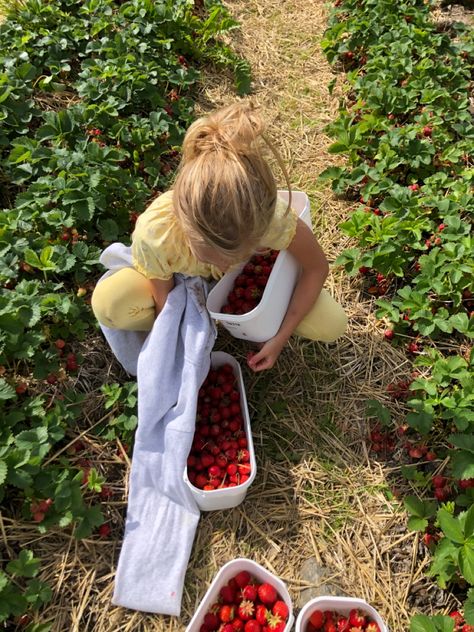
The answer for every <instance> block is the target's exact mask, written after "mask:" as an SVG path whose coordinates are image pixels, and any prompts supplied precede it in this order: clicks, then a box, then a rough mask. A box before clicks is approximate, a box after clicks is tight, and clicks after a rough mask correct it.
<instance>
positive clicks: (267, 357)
mask: <svg viewBox="0 0 474 632" xmlns="http://www.w3.org/2000/svg"><path fill="white" fill-rule="evenodd" d="M288 251H289V252H290V253H291V254H292V255H293V256H294V257H295V259H296V260H297V261H298V263H299V264H300V266H301V276H300V277H299V279H298V282H297V284H296V287H295V290H294V292H293V296H292V297H291V300H290V304H289V305H288V309H287V312H286V315H285V318H284V319H283V322H282V324H281V325H280V329H279V330H278V333H277V334H276V335H275V336H274V337H273V338H271V339H270V340H268V341H267V342H266V343H265V344H264V345H263V347H262V348H261V349H260V351H259V352H258V353H256V354H255V355H254V356H253V357H252V358H251V359H250V360H249V362H248V363H249V366H250V368H251V369H253V370H254V371H263V370H264V369H271V368H272V366H273V365H274V364H275V362H276V361H277V358H278V356H279V355H280V352H281V350H282V349H283V347H284V346H285V344H286V343H287V342H288V339H289V337H290V336H291V334H292V333H293V331H294V330H295V329H296V327H297V326H298V325H299V323H300V322H301V321H302V320H303V318H304V317H305V316H306V314H307V313H308V312H309V311H310V309H311V308H312V307H313V305H314V303H315V302H316V299H317V298H318V296H319V294H320V293H321V290H322V287H323V284H324V281H325V280H326V277H327V275H328V273H329V264H328V262H327V259H326V256H325V254H324V252H323V250H322V248H321V246H320V245H319V243H318V241H317V239H316V237H315V236H314V235H313V233H312V231H311V229H310V228H309V227H308V226H307V225H306V224H305V223H304V222H303V221H302V220H301V219H298V223H297V225H296V233H295V236H294V238H293V240H292V242H291V243H290V245H289V246H288Z"/></svg>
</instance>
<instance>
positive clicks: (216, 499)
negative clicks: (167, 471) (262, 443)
mask: <svg viewBox="0 0 474 632" xmlns="http://www.w3.org/2000/svg"><path fill="white" fill-rule="evenodd" d="M223 364H230V365H231V366H232V368H233V369H234V375H235V377H236V378H237V386H238V389H239V392H240V408H241V411H242V417H243V419H244V430H245V435H246V437H247V450H248V451H249V454H250V476H249V478H248V480H247V481H245V483H242V485H237V487H224V488H222V489H213V490H212V491H204V490H203V489H199V488H198V487H195V486H194V485H193V484H192V483H191V482H190V481H189V479H188V472H187V469H185V470H184V481H185V483H186V485H188V487H189V489H190V490H191V492H192V494H193V496H194V498H195V500H196V502H197V504H198V506H199V509H201V511H215V510H216V509H230V508H231V507H237V505H240V503H241V502H242V501H243V499H244V498H245V495H246V494H247V490H248V488H249V487H250V485H251V484H252V482H253V480H254V478H255V475H256V474H257V462H256V461H255V450H254V447H253V441H252V431H251V428H250V417H249V409H248V406H247V397H246V395H245V386H244V380H243V378H242V370H241V368H240V364H239V363H238V362H237V360H236V359H235V358H234V357H233V356H231V355H229V354H228V353H224V352H223V351H213V352H212V353H211V367H212V368H213V369H215V368H218V367H220V366H222V365H223Z"/></svg>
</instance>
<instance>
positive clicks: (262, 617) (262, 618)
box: [255, 604, 269, 625]
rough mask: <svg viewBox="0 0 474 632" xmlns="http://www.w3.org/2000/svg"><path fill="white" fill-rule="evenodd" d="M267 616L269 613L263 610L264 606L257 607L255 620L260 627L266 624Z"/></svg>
mask: <svg viewBox="0 0 474 632" xmlns="http://www.w3.org/2000/svg"><path fill="white" fill-rule="evenodd" d="M268 614H269V612H268V610H267V609H266V608H265V606H264V605H262V604H259V605H258V606H257V609H256V611H255V618H256V620H257V621H258V622H259V623H260V625H266V624H267V619H268Z"/></svg>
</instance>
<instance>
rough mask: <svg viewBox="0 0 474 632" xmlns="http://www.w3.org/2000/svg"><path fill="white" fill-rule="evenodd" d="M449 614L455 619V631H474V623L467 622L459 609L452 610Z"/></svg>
mask: <svg viewBox="0 0 474 632" xmlns="http://www.w3.org/2000/svg"><path fill="white" fill-rule="evenodd" d="M449 616H450V617H451V619H452V620H453V621H454V632H474V625H469V623H465V621H464V617H463V616H462V614H461V613H460V612H458V611H457V610H454V611H453V612H450V613H449Z"/></svg>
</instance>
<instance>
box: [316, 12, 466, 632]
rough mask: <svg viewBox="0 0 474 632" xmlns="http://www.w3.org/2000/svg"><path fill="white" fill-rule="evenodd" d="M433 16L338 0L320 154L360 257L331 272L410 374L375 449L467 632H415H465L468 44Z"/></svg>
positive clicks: (429, 622) (381, 418)
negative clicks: (327, 139)
mask: <svg viewBox="0 0 474 632" xmlns="http://www.w3.org/2000/svg"><path fill="white" fill-rule="evenodd" d="M431 5H432V3H431V2H430V1H426V0H425V1H421V0H405V1H403V2H397V3H394V2H391V1H389V0H336V2H335V6H334V9H333V11H332V14H331V18H330V23H329V27H328V29H327V31H326V33H325V39H324V42H323V48H324V50H325V52H326V55H327V57H328V59H329V61H330V62H331V63H332V64H333V65H334V67H335V69H337V70H344V71H345V72H346V73H347V82H346V84H345V95H344V98H343V99H342V100H341V105H340V110H339V116H338V118H337V120H336V121H334V122H333V123H332V124H331V125H329V127H328V132H329V133H330V134H331V135H332V136H333V137H334V138H335V142H334V143H333V144H332V145H331V146H330V148H329V151H330V152H332V153H342V154H344V155H345V156H346V157H347V160H346V164H345V166H343V167H330V168H329V169H326V171H325V172H323V174H322V178H323V179H330V180H331V181H332V187H333V190H334V191H335V192H336V194H338V195H340V196H342V197H345V198H346V199H350V200H358V204H357V205H356V207H355V208H354V210H353V212H352V213H351V215H350V217H349V218H348V219H347V221H346V222H344V223H343V224H342V230H343V231H344V232H345V234H346V235H348V236H350V237H351V238H353V239H354V240H356V242H357V245H356V246H355V247H353V248H349V249H348V250H346V251H344V252H343V253H342V254H341V256H340V257H339V261H338V262H339V263H340V264H342V265H344V267H345V269H346V271H347V272H348V273H349V274H357V273H358V274H360V275H361V277H362V279H363V281H364V284H365V288H366V291H367V292H368V293H369V294H370V295H372V296H374V297H377V301H376V304H377V306H378V310H377V316H378V317H379V318H383V319H385V320H388V321H390V322H391V327H390V328H389V329H387V330H386V332H385V339H386V340H387V341H388V344H392V345H404V346H406V351H407V354H408V357H409V358H410V359H411V360H412V361H413V367H412V368H413V372H412V373H411V374H410V375H408V376H407V378H406V379H405V380H402V381H400V382H398V383H394V384H389V385H387V390H388V394H389V395H390V396H391V397H392V398H393V399H395V400H401V401H403V402H404V403H405V402H406V406H407V407H408V409H409V411H410V412H409V413H408V415H407V417H406V422H405V423H404V424H399V425H398V427H397V428H396V429H395V430H396V431H394V428H393V423H392V420H391V417H390V412H389V410H388V409H387V408H386V407H384V406H383V405H382V404H381V403H380V402H377V401H372V402H369V408H368V410H369V417H372V418H374V419H375V420H376V421H375V424H374V426H373V429H372V432H371V441H372V449H373V451H374V452H375V453H376V454H378V456H379V457H380V458H383V457H384V456H387V457H388V455H389V453H390V455H391V456H393V453H394V452H396V454H397V456H398V457H399V458H400V459H401V460H402V468H401V470H402V472H403V474H404V476H405V479H407V480H408V481H409V482H410V485H411V488H412V491H414V492H415V493H414V494H413V495H410V496H408V497H407V498H406V499H405V506H406V508H407V511H408V512H409V514H410V521H409V524H408V526H409V528H411V529H414V530H419V531H421V532H422V533H423V541H424V543H425V545H426V546H427V547H428V548H429V549H430V550H431V552H432V554H433V562H432V565H431V567H430V569H429V574H430V575H431V576H433V577H436V579H437V581H438V583H439V585H440V586H441V587H442V588H449V589H451V592H452V595H453V596H454V597H455V599H457V600H458V603H461V602H463V601H464V613H463V616H464V618H465V623H464V622H461V620H462V616H460V615H456V614H454V615H453V616H451V617H443V616H441V615H439V616H434V617H431V618H430V617H427V616H424V615H418V616H415V617H414V618H413V619H412V622H411V630H412V632H415V631H416V632H421V631H426V632H428V631H430V632H435V631H437V630H445V631H451V630H461V628H462V629H463V630H471V629H474V628H471V627H470V626H474V589H473V588H471V589H470V588H469V587H470V586H473V585H474V412H473V401H474V373H473V369H472V365H473V360H474V354H473V351H472V345H471V344H470V341H469V339H472V337H473V336H474V318H473V315H474V311H473V310H474V296H473V286H472V279H473V273H474V255H473V252H474V248H473V245H474V243H473V237H472V234H473V233H472V220H473V211H474V200H473V197H472V176H473V168H472V167H473V165H472V147H473V140H474V123H473V117H472V113H471V112H470V110H469V96H470V90H471V89H472V78H473V77H472V73H473V69H474V32H473V30H472V29H469V28H468V27H467V26H466V25H464V24H462V23H453V24H451V25H450V26H449V27H448V28H447V29H439V28H437V25H436V23H435V22H434V20H433V17H432V13H431V9H432V8H433V7H432V6H431ZM382 297H383V298H382ZM448 336H449V344H448ZM430 497H431V498H430ZM432 498H433V499H434V500H432ZM440 503H441V506H439V504H440ZM456 617H457V620H456ZM463 625H464V626H465V627H462V626H463Z"/></svg>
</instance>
